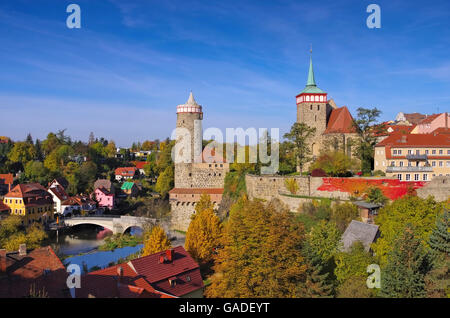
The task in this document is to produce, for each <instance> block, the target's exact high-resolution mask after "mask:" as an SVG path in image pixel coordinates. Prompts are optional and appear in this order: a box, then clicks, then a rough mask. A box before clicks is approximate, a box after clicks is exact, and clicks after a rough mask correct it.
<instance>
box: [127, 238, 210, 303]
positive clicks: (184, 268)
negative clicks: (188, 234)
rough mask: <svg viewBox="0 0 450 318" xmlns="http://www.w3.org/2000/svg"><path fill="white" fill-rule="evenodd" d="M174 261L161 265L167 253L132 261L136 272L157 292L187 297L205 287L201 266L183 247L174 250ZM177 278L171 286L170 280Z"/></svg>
mask: <svg viewBox="0 0 450 318" xmlns="http://www.w3.org/2000/svg"><path fill="white" fill-rule="evenodd" d="M173 253H174V254H173V260H172V261H170V262H163V263H160V256H161V255H166V251H164V252H160V253H156V254H152V255H148V256H144V257H141V258H138V259H135V260H132V261H131V264H132V265H133V267H134V268H135V270H136V272H137V273H139V274H140V275H142V276H143V277H144V278H145V280H147V281H148V282H149V283H150V284H151V285H152V286H153V287H154V288H155V289H156V290H159V291H162V292H165V293H168V294H171V295H175V296H177V297H180V296H183V295H186V294H188V293H191V292H193V291H196V290H198V289H201V288H203V287H204V285H203V280H202V277H201V275H200V268H199V265H198V264H197V263H196V262H195V261H194V259H193V258H192V257H191V256H190V255H189V254H188V253H187V252H186V250H185V249H184V248H183V247H182V246H177V247H175V248H174V249H173ZM172 277H176V281H175V284H173V285H172V286H171V284H170V282H169V278H172Z"/></svg>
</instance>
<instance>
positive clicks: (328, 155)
mask: <svg viewBox="0 0 450 318" xmlns="http://www.w3.org/2000/svg"><path fill="white" fill-rule="evenodd" d="M356 166H357V161H356V160H355V159H352V158H350V157H349V156H348V155H346V154H345V153H343V152H342V151H333V152H325V153H322V154H321V155H320V156H319V157H318V158H317V159H316V160H315V161H314V163H313V164H312V165H311V170H314V169H322V170H323V171H325V172H326V173H327V175H329V176H332V177H344V176H347V175H348V174H349V173H350V172H351V171H354V170H356ZM350 175H351V173H350Z"/></svg>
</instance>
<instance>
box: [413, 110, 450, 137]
mask: <svg viewBox="0 0 450 318" xmlns="http://www.w3.org/2000/svg"><path fill="white" fill-rule="evenodd" d="M449 124H450V113H447V112H445V113H441V114H434V115H429V116H427V117H426V118H425V119H423V120H422V121H420V122H419V123H418V124H417V126H416V127H415V128H414V129H413V131H412V132H411V133H412V134H430V133H432V132H433V131H435V130H436V129H438V128H445V129H448V128H449Z"/></svg>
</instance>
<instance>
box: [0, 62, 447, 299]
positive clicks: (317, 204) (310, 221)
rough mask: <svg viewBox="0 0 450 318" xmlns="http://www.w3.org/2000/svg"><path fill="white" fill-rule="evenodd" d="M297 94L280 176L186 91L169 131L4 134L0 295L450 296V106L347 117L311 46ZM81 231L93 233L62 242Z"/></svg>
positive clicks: (0, 161)
mask: <svg viewBox="0 0 450 318" xmlns="http://www.w3.org/2000/svg"><path fill="white" fill-rule="evenodd" d="M336 98H339V97H338V96H336ZM295 101H296V106H294V105H292V107H296V110H297V118H296V119H295V120H293V125H292V127H291V128H290V131H289V132H288V133H286V134H285V135H284V140H283V141H280V142H279V144H278V151H279V170H278V172H277V173H275V174H262V173H261V169H260V168H261V167H262V166H264V164H266V163H261V162H256V163H252V162H248V161H244V162H239V160H237V158H236V157H234V158H233V157H231V158H233V159H232V160H230V159H229V158H230V157H229V154H228V153H226V152H222V151H221V149H220V148H221V147H223V148H225V144H216V146H215V147H214V148H212V150H211V148H209V147H206V144H207V143H208V141H204V140H203V138H202V136H200V138H198V136H197V135H196V130H195V129H198V127H200V132H201V131H202V130H201V123H202V120H203V117H204V116H215V115H214V113H212V112H209V111H208V107H207V106H201V105H200V104H199V103H197V101H196V99H195V98H194V95H193V93H192V92H191V93H190V95H189V97H188V100H187V101H186V102H185V103H182V104H180V105H178V106H176V107H174V109H176V118H173V126H174V129H175V128H177V134H176V139H175V140H170V139H169V138H167V139H166V140H164V141H160V140H145V141H143V142H142V143H141V142H136V143H134V144H133V145H132V146H131V147H130V148H127V149H124V148H122V149H120V148H118V147H116V145H115V143H114V141H112V140H108V139H105V138H103V137H102V138H96V137H95V135H94V133H91V134H90V135H89V140H88V141H87V142H83V141H74V140H72V139H71V137H69V136H68V135H67V134H66V131H65V130H59V131H57V132H49V133H48V135H47V138H46V139H45V140H39V139H36V140H33V137H32V135H31V134H29V135H28V136H27V138H26V139H25V140H23V141H20V140H12V139H11V138H9V137H7V136H2V137H0V172H1V174H0V195H1V201H0V248H1V249H0V297H6V298H9V297H14V298H17V297H19V298H20V297H42V298H47V297H48V298H180V297H181V298H184V297H186V298H192V297H193V298H201V297H283V298H284V297H308V298H309V297H346V298H348V297H350V298H352V297H355V298H373V297H448V295H449V294H450V290H449V286H450V284H449V282H450V281H449V267H448V265H449V255H448V252H449V250H450V237H449V231H448V225H449V208H450V127H449V125H450V113H448V112H442V113H437V114H420V113H407V112H401V113H399V114H398V115H397V116H396V118H393V119H392V120H390V121H386V122H379V119H378V118H379V115H380V113H381V110H379V109H376V108H373V109H365V108H358V110H357V113H355V114H353V115H352V114H351V113H350V111H349V109H348V107H347V106H344V105H342V106H338V105H337V103H336V102H335V101H334V99H332V98H330V96H328V94H327V93H326V92H325V91H324V90H322V89H320V88H319V87H318V85H317V83H316V78H315V75H314V68H313V61H312V57H311V58H310V61H309V70H308V74H307V82H306V86H305V87H304V89H302V90H301V91H300V93H299V94H298V95H297V96H295ZM3 133H7V132H3ZM182 142H184V143H185V145H188V147H190V148H191V149H192V151H191V152H190V153H189V156H188V159H189V160H187V161H184V160H177V156H178V155H180V154H179V153H178V152H177V151H176V145H177V143H182ZM233 147H234V148H235V149H238V148H241V149H243V151H244V152H245V153H246V154H248V153H249V152H251V151H252V148H254V147H261V145H260V144H258V145H257V146H253V145H240V144H237V143H235V144H234V145H233ZM172 154H175V155H174V156H175V157H173V155H172ZM199 158H200V159H199ZM227 158H228V160H227ZM85 234H86V235H90V236H89V237H91V238H92V237H93V239H92V240H93V241H94V242H101V245H95V246H94V247H92V246H89V247H87V250H83V251H81V250H79V251H77V252H76V253H75V254H72V252H67V251H64V249H68V250H70V247H71V246H70V245H71V244H72V245H74V244H75V245H76V244H77V242H78V240H81V238H83V237H84V236H82V235H85ZM86 237H87V236H86ZM96 244H97V243H96ZM127 248H132V249H133V250H132V251H131V252H128V254H123V253H122V254H120V255H119V254H118V255H119V256H117V257H116V258H115V259H110V260H108V261H107V262H106V263H102V264H100V263H95V261H96V260H99V259H100V256H99V255H100V254H99V253H102V251H114V253H115V252H116V251H122V250H124V249H127ZM411 255H413V256H411ZM89 256H92V257H90V258H88V257H89ZM80 259H81V261H80ZM77 262H78V263H77ZM425 263H427V264H428V267H426V269H424V268H425V267H424V264H425ZM70 264H78V265H80V266H79V267H82V273H81V276H80V283H81V284H80V286H79V287H71V286H68V284H67V281H68V277H69V276H70V275H71V272H70V271H69V270H68V268H69V266H70ZM371 264H377V266H379V267H381V269H382V271H383V275H382V276H381V286H382V287H381V288H380V287H379V285H378V287H376V288H371V287H370V286H369V285H368V284H366V281H367V277H368V274H367V271H366V269H367V267H368V266H369V265H371ZM399 264H404V265H399ZM406 264H408V265H406ZM402 266H405V267H404V268H402ZM406 266H409V267H408V268H406ZM250 272H251V274H250ZM402 275H403V276H402ZM406 275H409V276H411V275H413V276H414V279H409V280H406V278H405V277H406ZM244 278H245V279H244ZM405 281H408V282H410V283H405ZM376 283H377V281H376V280H374V284H375V285H376Z"/></svg>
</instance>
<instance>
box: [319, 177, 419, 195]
mask: <svg viewBox="0 0 450 318" xmlns="http://www.w3.org/2000/svg"><path fill="white" fill-rule="evenodd" d="M322 180H323V183H322V185H321V186H320V187H318V188H317V190H319V191H341V192H348V193H351V194H352V195H354V196H361V195H362V194H363V193H364V192H366V191H367V190H368V189H369V188H370V187H377V188H379V189H380V190H381V191H382V192H383V194H384V195H385V196H386V197H387V198H389V199H391V200H396V199H398V198H401V197H402V196H404V195H405V194H406V193H408V191H411V190H416V189H418V188H421V187H423V186H424V185H425V184H426V182H423V181H414V182H405V181H400V180H398V179H364V178H322Z"/></svg>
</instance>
